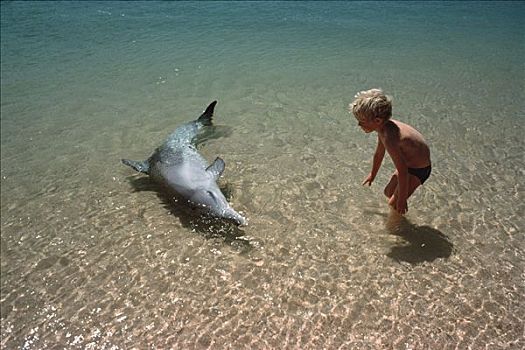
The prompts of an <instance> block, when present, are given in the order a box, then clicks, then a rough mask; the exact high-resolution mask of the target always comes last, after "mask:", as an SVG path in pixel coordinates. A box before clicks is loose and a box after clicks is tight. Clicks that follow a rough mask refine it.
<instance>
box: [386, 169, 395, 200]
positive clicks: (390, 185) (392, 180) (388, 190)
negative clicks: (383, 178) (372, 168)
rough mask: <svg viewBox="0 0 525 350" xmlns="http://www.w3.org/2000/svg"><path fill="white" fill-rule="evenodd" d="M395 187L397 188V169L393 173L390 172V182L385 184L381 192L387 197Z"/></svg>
mask: <svg viewBox="0 0 525 350" xmlns="http://www.w3.org/2000/svg"><path fill="white" fill-rule="evenodd" d="M396 188H397V171H396V172H395V173H394V174H392V177H391V178H390V182H389V183H388V185H386V186H385V189H384V191H383V193H384V194H385V196H386V197H387V198H390V197H392V195H393V194H394V192H395V191H396Z"/></svg>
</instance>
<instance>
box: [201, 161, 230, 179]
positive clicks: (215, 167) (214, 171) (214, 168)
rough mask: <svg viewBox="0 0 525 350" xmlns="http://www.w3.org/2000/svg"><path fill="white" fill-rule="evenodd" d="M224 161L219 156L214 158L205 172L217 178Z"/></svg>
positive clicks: (221, 170) (221, 171) (222, 168)
mask: <svg viewBox="0 0 525 350" xmlns="http://www.w3.org/2000/svg"><path fill="white" fill-rule="evenodd" d="M225 166H226V163H224V160H222V159H221V158H220V157H217V158H215V160H214V161H213V163H211V165H210V166H209V167H207V168H206V172H207V173H209V174H210V175H211V176H212V177H213V178H214V179H215V180H217V179H218V178H219V177H220V176H221V175H222V173H223V171H224V167H225Z"/></svg>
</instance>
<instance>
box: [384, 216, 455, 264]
mask: <svg viewBox="0 0 525 350" xmlns="http://www.w3.org/2000/svg"><path fill="white" fill-rule="evenodd" d="M381 215H383V214H381ZM386 229H387V231H388V233H389V234H391V235H396V236H399V237H401V238H402V239H403V242H397V244H396V245H395V246H393V247H391V248H390V252H388V253H387V256H388V257H390V258H392V259H394V260H397V261H406V262H408V263H410V264H414V265H415V264H419V263H422V262H425V261H426V262H432V261H434V260H436V259H438V258H448V257H450V255H451V254H452V250H453V248H454V245H453V244H452V243H451V242H450V241H449V240H448V237H447V236H445V235H444V234H443V233H442V232H440V231H438V230H436V229H434V228H432V227H430V226H417V225H414V224H412V223H411V222H410V221H408V220H407V219H406V218H405V217H404V216H402V215H399V214H398V213H397V212H395V211H393V210H391V211H390V213H389V215H388V216H387V221H386Z"/></svg>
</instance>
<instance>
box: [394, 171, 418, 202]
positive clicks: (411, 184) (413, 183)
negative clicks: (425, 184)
mask: <svg viewBox="0 0 525 350" xmlns="http://www.w3.org/2000/svg"><path fill="white" fill-rule="evenodd" d="M397 185H398V183H397V172H396V173H394V175H392V178H391V179H390V182H389V183H388V185H386V187H385V196H387V197H388V198H391V197H392V196H394V199H393V200H392V202H393V203H397V192H398V189H399V188H398V186H397ZM419 186H421V181H419V178H418V177H417V176H414V175H412V174H408V191H407V192H408V193H407V200H408V198H410V196H411V195H412V194H413V193H414V191H415V190H416V188H418V187H419ZM392 188H393V189H392ZM390 191H392V192H390ZM390 193H392V194H390ZM389 194H390V195H389Z"/></svg>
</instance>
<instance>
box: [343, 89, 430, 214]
mask: <svg viewBox="0 0 525 350" xmlns="http://www.w3.org/2000/svg"><path fill="white" fill-rule="evenodd" d="M355 97H356V99H355V101H354V102H352V103H351V104H350V109H351V111H352V113H353V114H354V116H355V117H356V119H357V121H358V124H359V126H360V127H361V129H363V131H364V132H365V133H371V132H372V131H375V132H377V136H378V139H377V148H376V151H375V154H374V159H373V164H372V171H371V172H370V174H369V175H368V176H367V177H366V179H365V181H364V182H363V185H365V184H368V186H370V185H372V182H373V181H374V179H375V177H376V175H377V172H378V171H379V168H380V167H381V162H382V161H383V157H384V156H385V150H386V151H387V152H388V154H389V155H390V157H391V158H392V161H393V162H394V165H395V167H396V171H395V172H394V174H393V175H392V178H391V179H390V182H389V183H388V185H386V187H385V190H384V193H385V196H387V198H388V204H390V205H391V206H392V207H393V208H394V209H395V210H397V212H398V213H400V214H405V213H406V212H407V211H408V206H407V199H408V198H409V197H410V196H411V195H412V193H414V191H415V189H416V188H418V187H419V186H420V185H422V184H423V183H424V182H425V180H426V179H427V178H428V177H429V176H430V171H431V163H430V150H429V147H428V145H427V143H426V142H425V139H424V138H423V136H422V135H421V134H420V133H419V132H418V131H417V130H416V129H414V128H413V127H411V126H410V125H407V124H405V123H402V122H400V121H397V120H394V119H390V118H391V116H392V100H391V98H390V97H389V96H386V95H385V94H384V93H383V91H382V90H380V89H371V90H368V91H361V92H359V93H358V94H357V95H356V96H355Z"/></svg>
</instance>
